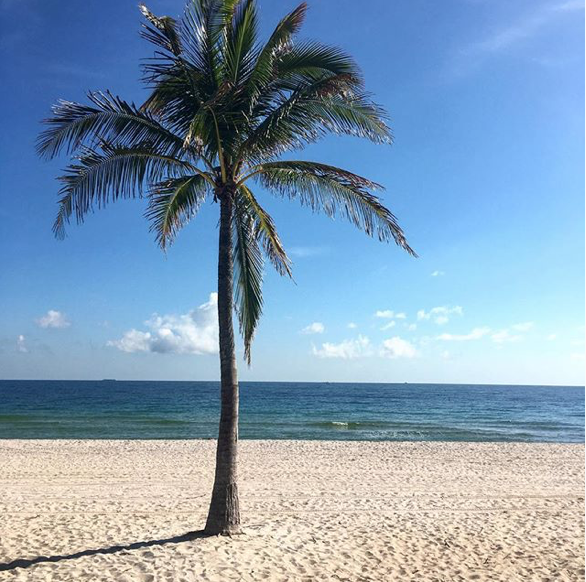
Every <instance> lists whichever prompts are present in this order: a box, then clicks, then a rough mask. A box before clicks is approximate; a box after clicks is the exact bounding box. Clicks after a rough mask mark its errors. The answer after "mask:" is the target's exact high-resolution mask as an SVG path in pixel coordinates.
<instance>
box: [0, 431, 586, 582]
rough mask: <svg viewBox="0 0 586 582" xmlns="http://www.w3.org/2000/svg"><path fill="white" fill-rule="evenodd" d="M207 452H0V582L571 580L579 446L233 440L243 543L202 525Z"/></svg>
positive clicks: (579, 559)
mask: <svg viewBox="0 0 586 582" xmlns="http://www.w3.org/2000/svg"><path fill="white" fill-rule="evenodd" d="M213 461H214V442H212V441H204V440H199V441H34V440H31V441H22V440H21V441H17V440H5V441H0V580H2V581H4V580H6V581H24V580H27V581H31V582H32V581H34V582H43V581H78V582H79V581H82V582H84V581H88V582H89V581H91V582H98V581H112V580H116V581H117V582H137V581H139V582H147V581H153V582H159V581H161V582H163V581H165V582H171V581H173V582H183V581H185V582H187V581H190V582H195V581H201V580H214V581H220V580H221V581H225V580H242V581H258V580H269V581H273V580H274V581H288V580H295V581H298V580H299V581H306V582H312V581H316V580H337V581H339V580H344V581H365V580H369V581H370V580H372V581H403V580H413V581H415V580H417V581H430V582H431V581H435V582H442V581H445V582H448V581H449V582H453V581H461V580H502V581H508V582H514V581H519V582H527V581H539V582H545V581H550V582H554V581H555V582H558V581H578V580H584V445H557V444H520V443H515V444H492V443H482V444H480V443H479V444H473V443H393V442H386V443H369V442H331V441H322V442H317V441H311V442H309V441H305V442H304V441H242V442H241V462H240V479H241V487H240V490H241V506H242V518H243V521H244V534H243V535H239V536H236V537H233V538H224V537H219V538H217V537H216V538H202V537H199V536H197V535H195V536H185V535H184V534H186V533H187V532H190V531H194V530H198V529H200V528H201V527H202V526H203V524H204V520H205V514H206V509H207V504H208V500H209V493H210V487H211V482H212V481H211V480H212V474H213Z"/></svg>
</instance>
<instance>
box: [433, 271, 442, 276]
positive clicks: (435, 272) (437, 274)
mask: <svg viewBox="0 0 586 582" xmlns="http://www.w3.org/2000/svg"><path fill="white" fill-rule="evenodd" d="M444 275H445V272H444V271H434V272H433V273H432V274H431V276H432V277H443V276H444Z"/></svg>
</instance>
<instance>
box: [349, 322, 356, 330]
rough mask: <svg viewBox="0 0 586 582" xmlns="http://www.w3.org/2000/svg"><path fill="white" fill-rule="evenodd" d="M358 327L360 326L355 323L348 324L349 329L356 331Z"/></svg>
mask: <svg viewBox="0 0 586 582" xmlns="http://www.w3.org/2000/svg"><path fill="white" fill-rule="evenodd" d="M357 327H358V326H357V325H356V324H355V323H354V322H353V321H351V322H350V323H349V324H348V329H356V328H357Z"/></svg>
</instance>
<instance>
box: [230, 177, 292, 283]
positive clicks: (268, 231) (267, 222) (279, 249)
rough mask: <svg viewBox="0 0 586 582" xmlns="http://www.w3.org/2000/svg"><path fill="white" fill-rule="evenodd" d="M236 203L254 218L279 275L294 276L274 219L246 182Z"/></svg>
mask: <svg viewBox="0 0 586 582" xmlns="http://www.w3.org/2000/svg"><path fill="white" fill-rule="evenodd" d="M236 203H237V205H239V206H243V207H244V209H245V210H246V212H247V213H248V214H249V215H250V216H251V217H252V218H253V220H254V223H255V229H256V236H257V238H258V240H259V242H260V243H261V244H262V246H263V249H264V252H265V254H266V256H267V257H268V259H269V261H271V263H272V264H273V267H275V270H276V271H277V273H279V275H288V276H289V277H293V273H292V272H291V260H290V259H289V257H288V256H287V253H286V252H285V249H284V248H283V244H282V243H281V239H280V238H279V235H278V234H277V229H276V228H275V223H274V222H273V219H272V218H271V217H270V216H269V214H268V213H267V212H266V211H265V210H264V209H263V208H262V206H261V205H260V204H259V203H258V201H257V199H256V197H255V196H254V194H253V193H252V191H251V190H250V188H248V186H246V184H241V185H240V186H239V188H238V192H237V197H236Z"/></svg>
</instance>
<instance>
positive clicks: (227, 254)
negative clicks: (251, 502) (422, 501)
mask: <svg viewBox="0 0 586 582" xmlns="http://www.w3.org/2000/svg"><path fill="white" fill-rule="evenodd" d="M218 194H219V196H218V198H219V199H220V244H219V253H218V322H219V327H220V384H221V412H220V430H219V434H218V448H217V452H216V475H215V481H214V488H213V491H212V500H211V503H210V509H209V513H208V519H207V523H206V527H205V532H206V533H208V534H213V535H217V534H222V535H230V534H234V533H237V532H238V531H239V530H240V509H239V503H238V486H237V452H238V378H237V374H236V354H235V350H234V327H233V324H232V309H233V299H232V277H233V273H232V271H233V258H232V230H231V229H232V213H233V198H232V195H231V194H232V193H231V192H229V191H226V190H224V192H220V193H218Z"/></svg>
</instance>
